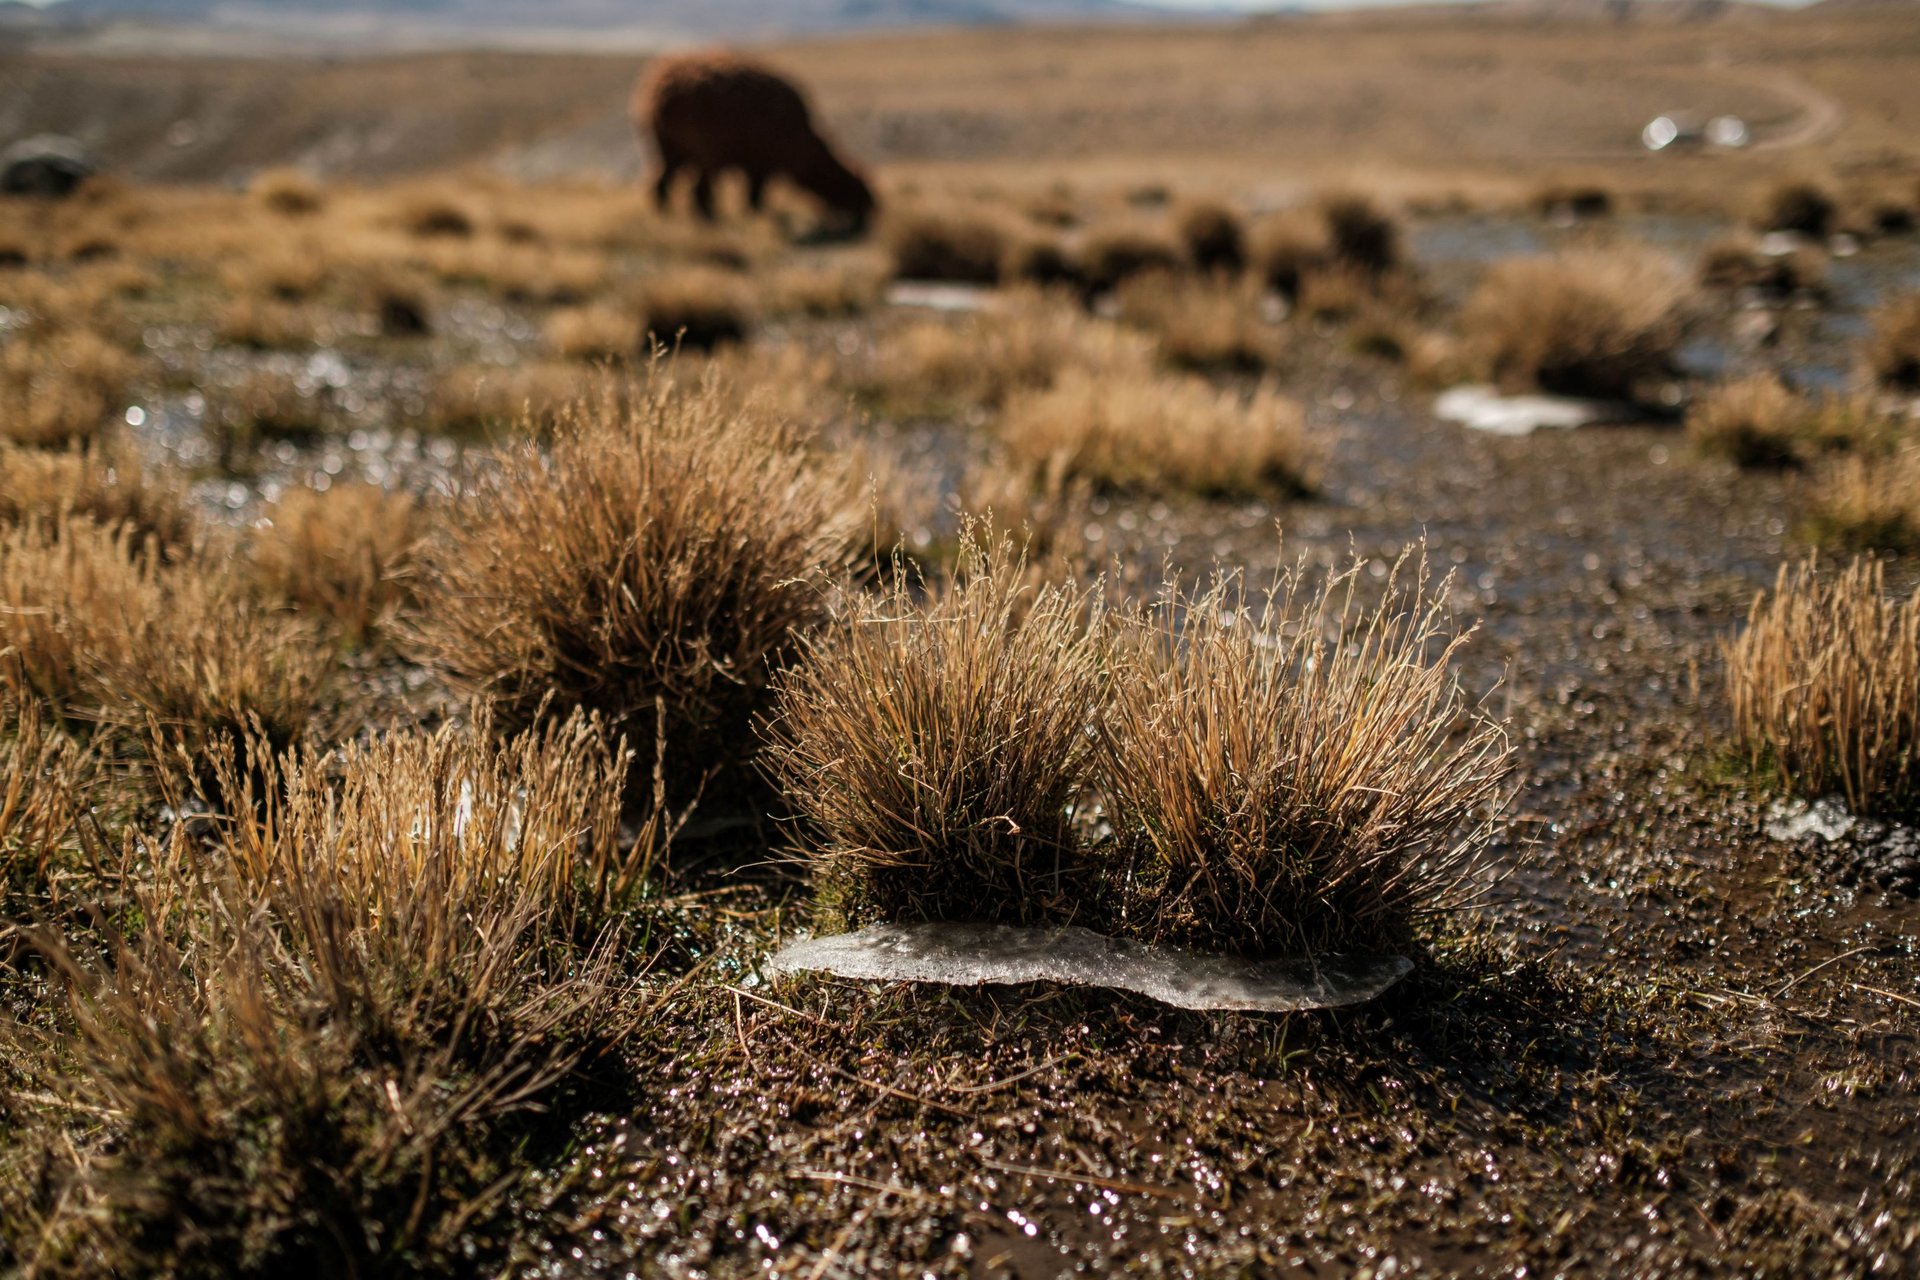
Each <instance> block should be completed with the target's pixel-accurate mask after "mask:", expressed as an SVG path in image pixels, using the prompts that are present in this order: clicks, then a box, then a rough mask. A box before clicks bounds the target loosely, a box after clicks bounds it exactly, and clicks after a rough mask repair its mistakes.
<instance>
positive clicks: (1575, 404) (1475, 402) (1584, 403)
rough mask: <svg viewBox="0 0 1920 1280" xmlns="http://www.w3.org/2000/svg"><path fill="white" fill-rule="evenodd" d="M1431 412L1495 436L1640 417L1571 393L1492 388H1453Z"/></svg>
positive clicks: (1628, 409)
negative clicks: (1512, 391) (1507, 393)
mask: <svg viewBox="0 0 1920 1280" xmlns="http://www.w3.org/2000/svg"><path fill="white" fill-rule="evenodd" d="M1433 411H1434V413H1435V415H1437V416H1438V417H1440V418H1441V419H1443V420H1445V421H1447V422H1457V423H1459V424H1460V425H1461V426H1464V427H1469V428H1471V429H1472V430H1475V431H1485V432H1488V433H1489V434H1492V435H1496V436H1524V435H1531V434H1533V433H1534V432H1535V431H1538V430H1540V429H1541V428H1543V427H1551V428H1554V429H1556V430H1563V431H1564V430H1571V429H1572V428H1574V427H1585V426H1592V425H1595V424H1597V423H1602V422H1631V421H1633V420H1634V419H1636V418H1638V417H1640V416H1641V414H1640V412H1639V411H1638V410H1636V409H1634V408H1633V407H1632V406H1631V405H1626V404H1620V403H1617V402H1615V401H1612V400H1582V399H1578V398H1576V397H1574V396H1547V395H1517V396H1504V395H1501V394H1500V393H1499V392H1498V391H1496V390H1494V389H1493V388H1492V387H1483V386H1464V387H1453V388H1451V389H1450V390H1447V391H1443V392H1441V393H1440V394H1439V395H1438V396H1436V397H1435V398H1434V402H1433Z"/></svg>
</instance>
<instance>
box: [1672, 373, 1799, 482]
mask: <svg viewBox="0 0 1920 1280" xmlns="http://www.w3.org/2000/svg"><path fill="white" fill-rule="evenodd" d="M1812 416H1813V407H1812V406H1811V405H1809V404H1808V403H1807V401H1806V400H1804V399H1803V398H1802V397H1800V396H1798V395H1796V394H1794V392H1793V391H1792V390H1790V389H1789V388H1788V387H1787V385H1786V384H1785V383H1784V382H1782V381H1780V379H1779V377H1778V376H1777V375H1775V374H1773V373H1756V374H1753V375H1752V376H1750V377H1746V378H1742V379H1740V380H1739V381H1737V382H1726V383H1721V384H1720V385H1718V386H1715V387H1713V388H1712V389H1710V390H1709V391H1708V392H1707V393H1706V394H1705V395H1703V396H1701V397H1700V399H1699V400H1697V401H1695V402H1694V404H1693V406H1692V407H1691V408H1690V409H1689V410H1688V411H1687V439H1688V440H1690V441H1692V442H1693V446H1694V447H1695V448H1696V449H1698V450H1700V451H1701V452H1702V453H1706V454H1712V455H1714V456H1715V457H1722V458H1726V459H1728V460H1729V461H1731V462H1734V463H1736V464H1738V465H1740V466H1742V467H1788V466H1793V465H1794V464H1796V463H1798V462H1800V461H1801V460H1802V454H1803V451H1804V449H1805V445H1806V437H1807V434H1808V427H1809V422H1810V420H1811V418H1812Z"/></svg>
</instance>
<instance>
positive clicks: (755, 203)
mask: <svg viewBox="0 0 1920 1280" xmlns="http://www.w3.org/2000/svg"><path fill="white" fill-rule="evenodd" d="M633 118H634V123H635V125H636V126H637V127H638V128H639V129H640V131H641V134H642V135H643V136H644V135H645V134H646V133H648V132H651V133H652V134H653V140H654V145H655V146H656V147H657V148H658V149H659V152H660V175H659V177H658V178H656V179H655V181H654V195H655V198H656V199H657V200H658V201H659V203H660V207H661V208H663V209H664V208H666V207H667V204H668V202H669V200H670V199H671V196H672V191H673V182H674V179H675V178H676V177H678V176H679V174H680V171H681V170H683V169H689V170H692V171H693V174H694V185H693V203H694V207H695V208H696V209H698V210H699V212H700V216H701V217H703V218H712V217H713V180H714V178H715V177H717V176H718V175H719V174H721V173H723V172H724V171H726V170H728V169H739V170H740V171H742V172H743V173H745V174H746V175H747V203H748V204H749V205H751V206H752V207H753V208H755V209H758V208H759V207H760V203H761V198H762V196H763V195H764V194H765V191H766V185H767V181H768V179H770V178H773V177H774V176H776V175H780V174H784V175H785V176H786V177H787V178H788V179H789V180H791V181H792V182H793V183H794V185H796V186H798V187H800V188H801V189H802V190H804V191H807V192H810V193H812V194H813V195H814V196H815V197H817V198H818V199H819V200H820V202H821V203H822V204H824V205H825V206H826V207H827V208H828V209H830V210H833V211H834V212H836V213H839V214H842V215H845V216H847V217H849V218H851V219H852V220H853V222H854V223H855V225H856V226H858V227H864V226H865V225H866V223H867V219H868V218H869V216H871V214H872V213H873V209H874V203H875V202H874V198H873V191H872V189H871V188H870V187H868V186H867V183H866V179H864V178H862V177H861V176H860V175H859V174H858V173H857V172H855V171H854V170H853V169H851V168H849V167H848V166H847V165H846V163H845V162H844V161H842V160H841V159H840V157H839V156H837V155H835V154H834V151H833V148H832V147H831V146H829V145H828V144H827V142H826V140H825V139H824V138H822V137H821V136H820V134H819V133H818V132H816V131H815V129H814V127H813V119H812V114H811V113H810V112H809V111H808V110H807V103H806V99H805V98H803V97H802V96H801V95H800V91H799V90H798V89H796V88H794V86H793V85H792V84H791V83H789V82H788V81H787V80H785V79H784V78H782V77H781V76H779V75H776V74H775V73H773V72H772V71H769V70H767V69H766V68H764V67H761V66H758V65H756V64H754V63H751V62H748V61H746V60H744V59H742V58H739V57H736V56H735V55H733V54H731V53H725V52H711V53H688V54H676V55H672V56H669V57H663V58H659V59H656V60H655V61H654V63H653V64H652V66H651V67H650V68H649V69H648V72H647V74H646V76H645V77H644V78H643V79H642V80H641V82H640V87H639V88H638V89H637V90H636V91H635V93H634V97H633Z"/></svg>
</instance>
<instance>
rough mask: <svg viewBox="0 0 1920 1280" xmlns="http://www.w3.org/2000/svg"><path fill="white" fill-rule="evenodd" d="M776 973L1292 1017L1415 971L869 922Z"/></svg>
mask: <svg viewBox="0 0 1920 1280" xmlns="http://www.w3.org/2000/svg"><path fill="white" fill-rule="evenodd" d="M767 967H768V968H769V969H770V970H772V971H773V972H774V973H780V974H786V973H803V972H809V971H817V972H823V973H831V974H834V975H835V976H837V977H842V978H862V979H866V980H868V981H874V982H945V983H951V984H952V985H954V986H962V987H974V986H980V985H981V984H983V983H1016V982H1064V983H1071V984H1075V985H1080V986H1093V987H1116V988H1119V989H1120V990H1122V991H1132V992H1135V993H1136V994H1139V995H1143V996H1149V997H1151V998H1153V999H1155V1000H1158V1001H1161V1002H1162V1003H1164V1004H1170V1005H1173V1006H1175V1007H1176V1008H1180V1009H1245V1010H1252V1011H1258V1012H1265V1013H1291V1012H1294V1011H1296V1010H1300V1009H1337V1008H1341V1007H1343V1006H1345V1005H1355V1004H1363V1003H1365V1002H1366V1001H1368V1000H1371V999H1373V998H1374V997H1375V996H1378V995H1379V994H1380V993H1381V992H1383V991H1385V990H1386V989H1387V988H1388V987H1391V986H1392V985H1393V984H1394V983H1396V982H1398V981H1400V979H1402V978H1404V977H1406V976H1407V974H1409V973H1411V972H1413V961H1411V960H1409V959H1407V958H1406V957H1405V956H1322V957H1319V958H1317V959H1313V960H1236V959H1232V958H1230V957H1227V956H1209V955H1198V954H1195V953H1193V952H1190V951H1180V950H1177V949H1175V948H1172V947H1157V946H1153V945H1152V944H1150V943H1144V942H1130V941H1128V940H1126V939H1124V938H1109V937H1107V936H1106V935H1105V934H1100V933H1095V932H1093V930H1091V929H1081V928H1077V927H1074V926H1067V927H1065V928H1059V929H1022V928H1016V927H1014V926H1012V925H1003V924H954V923H948V922H939V923H932V924H876V925H869V926H868V927H866V928H865V929H861V930H859V931H858V932H856V933H837V934H831V935H828V936H826V937H816V938H802V939H800V940H798V941H795V942H789V943H788V944H787V945H786V946H784V947H781V948H780V949H779V950H778V951H776V952H774V953H773V954H772V955H771V956H769V957H768V960H767Z"/></svg>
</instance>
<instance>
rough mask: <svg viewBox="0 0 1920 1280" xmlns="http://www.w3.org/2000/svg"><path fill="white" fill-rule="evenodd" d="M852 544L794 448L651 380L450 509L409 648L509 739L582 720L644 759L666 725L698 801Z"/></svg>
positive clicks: (428, 555)
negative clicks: (579, 716)
mask: <svg viewBox="0 0 1920 1280" xmlns="http://www.w3.org/2000/svg"><path fill="white" fill-rule="evenodd" d="M857 533H858V524H857V517H856V516H855V514H854V513H853V512H851V511H849V510H848V509H847V508H846V504H845V487H844V485H843V484H842V483H840V482H838V481H837V480H836V479H835V478H834V477H832V476H830V475H827V474H824V473H823V472H822V470H821V469H820V467H819V466H817V465H816V464H815V462H814V461H813V459H812V457H811V456H810V454H809V452H808V451H807V449H806V447H805V440H804V438H803V437H802V436H801V434H800V433H799V432H798V431H797V430H796V429H794V428H792V427H790V426H788V425H785V424H783V423H779V422H768V421H765V420H762V419H760V418H758V417H757V416H755V415H752V414H746V413H739V412H735V411H732V409H731V406H729V405H728V403H727V402H726V400H725V399H724V398H723V396H722V395H721V394H720V393H719V392H718V391H717V390H716V389H714V388H713V387H711V386H696V385H686V384H683V383H680V382H679V381H677V380H676V379H675V378H674V377H673V376H671V374H670V373H669V372H667V371H666V370H665V369H664V368H657V369H656V371H655V372H654V375H653V377H652V378H651V379H650V380H649V381H647V382H646V383H644V384H642V385H638V386H636V387H634V388H633V389H632V390H631V393H630V395H629V396H628V398H627V403H625V404H619V405H616V404H612V403H609V402H606V401H601V402H593V401H589V402H584V403H582V404H579V405H577V406H576V407H575V408H574V409H573V410H572V411H571V412H570V413H569V414H568V415H567V418H566V420H565V421H564V422H563V423H562V425H561V428H560V429H559V430H557V431H556V432H555V435H554V439H553V442H552V445H551V447H550V448H547V449H536V448H534V447H532V446H530V445H529V446H525V447H522V448H517V449H511V450H507V451H505V452H503V453H502V454H501V455H500V456H499V458H498V460H497V466H496V467H495V468H493V469H492V470H491V471H490V472H489V473H488V474H487V475H486V476H485V477H484V478H483V479H482V480H481V481H480V484H479V487H478V489H477V491H476V492H474V493H473V494H472V495H470V496H468V497H466V498H465V499H464V500H463V501H461V502H460V503H459V504H457V506H456V508H455V511H454V514H453V518H452V520H451V521H450V526H449V527H448V528H447V529H446V530H445V531H444V532H443V536H441V537H439V538H436V539H433V540H430V541H429V542H428V543H427V544H426V545H425V546H424V547H423V548H422V551H421V558H422V561H423V572H422V588H421V592H422V607H421V613H420V620H419V623H418V626H417V628H416V631H415V640H416V644H417V649H418V651H419V653H420V655H421V656H422V658H424V659H425V660H426V661H427V662H429V663H431V664H432V665H433V666H434V667H436V668H437V669H439V670H440V671H442V672H444V673H445V675H446V676H447V677H448V678H450V679H451V680H453V681H454V682H455V683H456V684H457V685H458V686H459V687H461V688H464V689H467V690H471V691H472V692H474V693H476V694H480V695H483V696H485V697H488V698H490V699H492V700H494V702H495V704H496V705H497V706H498V707H499V708H500V712H501V715H502V717H503V720H504V722H505V723H507V724H509V725H513V726H519V725H524V724H528V723H531V722H533V721H534V720H536V719H537V718H540V717H541V716H542V715H545V716H548V717H551V716H555V715H558V716H564V715H566V714H568V713H569V712H571V711H572V710H573V709H574V708H576V707H581V708H585V709H588V710H591V711H597V712H599V713H601V714H603V715H605V716H606V717H607V719H608V721H609V722H610V723H611V724H612V725H613V726H614V727H615V728H616V729H618V730H620V731H621V732H626V733H632V734H634V735H635V736H636V737H638V738H640V739H642V740H651V739H652V737H653V735H654V732H655V729H656V726H657V725H658V727H660V728H661V730H662V731H663V732H664V733H665V734H666V736H667V739H668V740H669V741H670V742H672V743H673V744H674V748H675V752H674V756H673V759H672V761H671V764H672V767H673V770H674V782H675V783H676V786H677V788H680V790H678V791H677V792H676V794H682V795H691V794H692V789H693V788H695V787H697V786H698V784H699V782H700V780H701V778H702V777H703V776H704V775H705V774H706V772H707V771H708V770H709V769H710V768H712V767H714V766H715V765H718V764H724V763H726V762H728V761H730V760H733V759H735V758H737V756H738V755H739V754H740V752H741V751H742V750H743V748H744V747H745V746H746V745H747V744H746V743H745V741H744V740H743V739H744V738H745V735H746V733H747V723H748V721H749V719H750V718H751V717H752V715H753V714H754V713H755V712H756V711H757V710H758V709H759V708H760V707H761V706H762V705H763V703H764V701H765V698H766V694H765V690H766V686H767V681H768V680H769V679H770V678H771V676H772V675H773V672H774V671H775V669H777V668H778V667H779V666H780V665H782V664H783V663H784V662H785V661H786V660H787V659H788V657H789V656H790V655H791V652H792V649H793V646H794V644H795V642H796V637H797V633H798V632H800V631H801V630H804V629H805V628H806V627H808V626H810V625H812V624H813V623H814V622H815V621H817V620H818V619H819V618H820V617H821V616H822V613H823V610H824V608H825V604H824V599H823V596H822V591H823V589H824V587H825V584H826V582H827V581H828V580H830V579H831V577H832V576H833V575H834V574H835V573H837V572H839V571H840V570H841V569H843V568H844V567H845V566H846V565H847V564H848V563H849V561H850V559H851V556H852V552H853V547H854V544H855V539H856V537H857ZM661 721H663V722H664V723H659V722H661Z"/></svg>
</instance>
